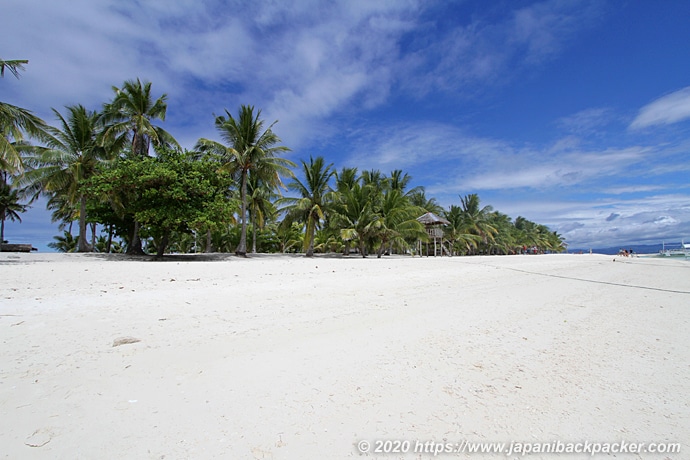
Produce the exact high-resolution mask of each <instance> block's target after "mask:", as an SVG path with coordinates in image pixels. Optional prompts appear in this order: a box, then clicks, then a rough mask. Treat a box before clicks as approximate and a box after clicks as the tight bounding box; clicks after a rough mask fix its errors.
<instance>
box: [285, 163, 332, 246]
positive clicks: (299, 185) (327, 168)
mask: <svg viewBox="0 0 690 460" xmlns="http://www.w3.org/2000/svg"><path fill="white" fill-rule="evenodd" d="M325 163H326V162H325V160H324V159H323V157H316V158H311V157H310V158H309V163H306V162H305V161H304V160H303V161H302V172H303V174H304V182H302V181H301V180H299V179H297V178H294V179H292V181H291V182H290V183H289V184H288V188H289V189H290V190H292V191H295V192H297V193H298V194H299V197H297V198H289V197H286V198H281V199H280V200H278V202H279V203H280V204H282V205H285V206H284V208H283V210H285V211H287V215H286V217H285V221H284V222H285V225H288V224H290V223H292V222H294V221H299V222H304V223H305V225H306V231H305V235H304V251H305V256H306V257H313V256H314V234H315V233H316V228H317V227H318V226H319V222H322V221H324V220H326V214H327V211H328V208H329V206H330V192H331V187H330V185H329V182H330V180H331V177H332V176H333V175H334V174H335V171H334V170H333V163H331V164H329V165H326V164H325Z"/></svg>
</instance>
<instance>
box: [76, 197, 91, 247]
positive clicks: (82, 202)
mask: <svg viewBox="0 0 690 460" xmlns="http://www.w3.org/2000/svg"><path fill="white" fill-rule="evenodd" d="M86 238H87V237H86V197H85V196H84V195H82V196H81V197H79V242H78V243H77V252H90V251H91V248H89V243H88V241H87V240H86Z"/></svg>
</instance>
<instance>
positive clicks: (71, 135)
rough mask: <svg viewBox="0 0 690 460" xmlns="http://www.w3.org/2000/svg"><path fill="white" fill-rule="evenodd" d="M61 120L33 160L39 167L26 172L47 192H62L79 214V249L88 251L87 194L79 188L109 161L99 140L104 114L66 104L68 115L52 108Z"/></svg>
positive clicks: (73, 211)
mask: <svg viewBox="0 0 690 460" xmlns="http://www.w3.org/2000/svg"><path fill="white" fill-rule="evenodd" d="M53 112H54V113H55V115H56V117H57V118H58V120H59V122H60V127H59V128H53V127H50V128H48V131H49V132H50V134H51V137H50V138H49V139H48V140H47V142H46V145H47V147H48V148H47V149H46V150H43V151H42V152H40V154H38V156H37V157H36V158H35V159H33V160H32V163H34V164H36V165H37V166H38V168H36V169H35V170H33V171H31V172H29V173H28V174H27V176H29V177H30V178H32V180H33V181H35V182H38V183H40V184H41V185H40V186H41V189H42V191H43V192H44V193H47V194H49V195H54V196H60V197H61V198H62V199H61V200H60V202H61V203H62V204H63V205H65V206H66V207H67V209H69V210H70V211H71V215H72V216H78V217H79V236H78V243H77V251H78V252H88V251H91V250H92V248H91V247H90V246H89V243H88V237H87V229H86V226H87V225H86V223H87V215H86V196H85V195H84V193H83V192H82V191H81V189H80V185H81V181H83V180H85V179H88V178H90V177H92V176H93V175H94V174H96V173H97V172H98V169H99V167H100V166H101V164H102V163H104V162H106V161H108V160H109V159H110V157H111V156H112V155H109V149H107V148H105V147H104V146H103V145H102V144H101V143H100V142H99V140H98V135H99V128H98V127H99V123H100V119H101V114H99V113H97V112H93V111H89V110H87V109H86V108H84V106H82V105H74V106H69V107H67V112H68V115H67V117H66V118H65V117H64V116H62V114H60V112H58V111H57V110H55V109H53Z"/></svg>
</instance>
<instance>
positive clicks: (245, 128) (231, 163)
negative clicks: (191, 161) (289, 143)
mask: <svg viewBox="0 0 690 460" xmlns="http://www.w3.org/2000/svg"><path fill="white" fill-rule="evenodd" d="M225 114H226V116H223V115H221V116H218V117H216V121H215V125H216V129H217V130H218V132H219V133H220V136H221V138H222V139H223V141H225V142H226V144H227V145H223V144H221V143H219V142H215V141H211V140H208V139H199V141H198V142H197V146H196V149H197V150H200V151H202V152H204V151H212V152H215V153H216V154H218V155H220V156H221V157H222V158H223V168H224V169H226V170H228V171H230V172H232V173H234V174H236V175H237V176H238V179H239V180H238V182H239V184H240V201H241V210H240V219H241V222H242V224H241V225H242V230H241V233H240V242H239V244H238V246H237V249H236V250H235V254H237V255H239V256H245V255H246V254H247V179H248V176H249V174H250V173H251V174H256V175H257V176H258V177H259V178H260V179H261V180H262V181H263V182H264V183H265V184H267V185H268V186H269V187H274V188H275V187H277V186H279V185H280V184H281V179H280V175H281V174H282V175H284V176H292V171H290V169H288V168H289V167H293V166H295V164H294V163H293V162H292V161H289V160H286V159H284V158H280V157H278V156H276V154H278V153H279V152H286V151H289V150H290V149H288V148H287V147H284V146H281V145H277V144H279V143H280V142H281V141H280V138H279V137H278V136H277V135H276V134H275V133H274V132H273V129H272V128H273V126H274V125H275V124H276V123H277V121H274V122H273V123H272V124H271V125H270V126H269V127H268V128H267V129H265V130H264V129H263V127H264V122H263V120H261V119H260V116H261V110H259V111H257V112H256V115H255V114H254V107H253V106H246V105H243V106H241V107H240V110H239V116H238V118H234V117H233V116H232V115H231V114H230V112H228V111H227V110H225Z"/></svg>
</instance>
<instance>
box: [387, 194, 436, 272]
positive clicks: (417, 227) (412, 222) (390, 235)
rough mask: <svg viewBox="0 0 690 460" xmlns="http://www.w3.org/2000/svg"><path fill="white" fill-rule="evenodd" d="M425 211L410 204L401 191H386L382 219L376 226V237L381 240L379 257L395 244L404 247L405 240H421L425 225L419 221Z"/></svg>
mask: <svg viewBox="0 0 690 460" xmlns="http://www.w3.org/2000/svg"><path fill="white" fill-rule="evenodd" d="M423 213H424V210H422V209H421V208H419V207H418V206H414V205H412V204H410V201H409V200H408V199H407V197H406V196H405V195H403V192H402V190H400V189H390V190H386V191H385V192H384V194H383V198H382V200H381V207H380V209H379V212H378V214H379V215H380V218H379V219H378V220H377V224H376V227H375V228H376V236H377V237H378V238H379V239H380V240H381V245H380V246H379V251H378V254H377V257H378V258H379V259H380V258H381V255H382V254H383V252H384V251H385V250H386V249H387V248H388V245H390V246H391V247H392V246H393V244H398V245H399V246H401V247H403V246H404V245H405V239H406V238H410V239H415V240H416V239H419V238H423V237H424V235H425V232H424V225H422V224H421V223H420V222H419V221H418V220H417V217H419V216H420V215H421V214H423Z"/></svg>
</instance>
